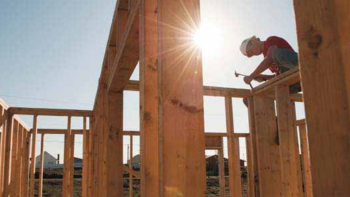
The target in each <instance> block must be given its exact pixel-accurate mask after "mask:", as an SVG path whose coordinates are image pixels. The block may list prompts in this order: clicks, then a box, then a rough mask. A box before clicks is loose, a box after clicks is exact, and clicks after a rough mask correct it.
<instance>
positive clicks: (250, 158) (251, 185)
mask: <svg viewBox="0 0 350 197" xmlns="http://www.w3.org/2000/svg"><path fill="white" fill-rule="evenodd" d="M245 144H246V148H247V172H248V181H247V185H248V189H247V193H248V195H247V196H248V197H255V173H254V172H255V171H254V162H255V161H254V153H253V150H252V147H253V145H252V139H251V135H250V136H249V137H246V138H245Z"/></svg>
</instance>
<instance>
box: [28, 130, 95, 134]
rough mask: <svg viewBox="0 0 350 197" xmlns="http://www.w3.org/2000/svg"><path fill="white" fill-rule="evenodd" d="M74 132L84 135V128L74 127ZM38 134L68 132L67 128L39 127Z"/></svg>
mask: <svg viewBox="0 0 350 197" xmlns="http://www.w3.org/2000/svg"><path fill="white" fill-rule="evenodd" d="M30 132H32V129H31V130H30ZM86 132H89V130H87V131H86ZM72 133H73V134H77V135H82V134H83V129H72ZM38 134H54V135H59V134H62V135H64V134H67V129H38Z"/></svg>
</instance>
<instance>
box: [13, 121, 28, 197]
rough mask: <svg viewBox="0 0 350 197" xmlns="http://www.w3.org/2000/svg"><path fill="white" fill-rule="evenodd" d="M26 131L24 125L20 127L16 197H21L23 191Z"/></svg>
mask: <svg viewBox="0 0 350 197" xmlns="http://www.w3.org/2000/svg"><path fill="white" fill-rule="evenodd" d="M25 132H26V131H25V129H24V127H23V126H22V125H20V127H19V130H18V134H19V136H18V156H17V159H16V167H15V168H16V169H17V172H16V177H15V179H16V186H15V187H16V188H15V190H14V192H15V196H20V195H21V190H22V168H23V162H22V161H23V156H24V154H23V150H24V146H25Z"/></svg>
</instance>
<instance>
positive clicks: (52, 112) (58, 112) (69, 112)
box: [9, 107, 92, 117]
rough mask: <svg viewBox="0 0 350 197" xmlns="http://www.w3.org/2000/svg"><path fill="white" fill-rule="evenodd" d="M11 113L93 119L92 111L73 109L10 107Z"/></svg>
mask: <svg viewBox="0 0 350 197" xmlns="http://www.w3.org/2000/svg"><path fill="white" fill-rule="evenodd" d="M9 112H10V113H12V114H18V115H37V116H81V117H84V116H86V117H91V116H92V111H90V110H73V109H45V108H25V107H10V108H9Z"/></svg>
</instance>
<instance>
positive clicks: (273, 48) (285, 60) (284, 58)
mask: <svg viewBox="0 0 350 197" xmlns="http://www.w3.org/2000/svg"><path fill="white" fill-rule="evenodd" d="M240 50H241V52H242V53H243V55H245V56H247V57H249V58H250V57H253V56H258V55H261V54H263V55H264V60H263V61H262V62H261V63H260V64H259V65H258V67H257V68H256V69H255V70H254V71H253V72H252V73H251V74H250V75H249V76H247V77H244V79H243V80H244V82H245V83H246V84H250V83H251V82H252V80H256V81H258V82H262V81H266V80H269V79H272V78H273V77H275V76H277V75H279V74H281V73H284V72H286V71H288V70H290V69H292V68H295V67H297V66H298V54H297V53H296V52H295V51H294V49H293V48H292V47H291V46H290V44H289V43H288V42H287V41H286V40H284V39H283V38H280V37H277V36H271V37H269V38H267V39H266V41H260V39H259V38H257V37H255V36H253V37H250V38H248V39H246V40H244V41H243V42H242V44H241V47H240ZM267 69H269V70H270V71H271V72H272V73H273V75H263V74H261V73H262V72H264V71H265V70H267ZM290 91H291V93H292V94H293V93H297V92H300V91H301V87H300V84H299V83H298V84H295V85H292V86H291V87H290ZM243 102H244V104H245V105H247V101H246V99H244V100H243Z"/></svg>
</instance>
